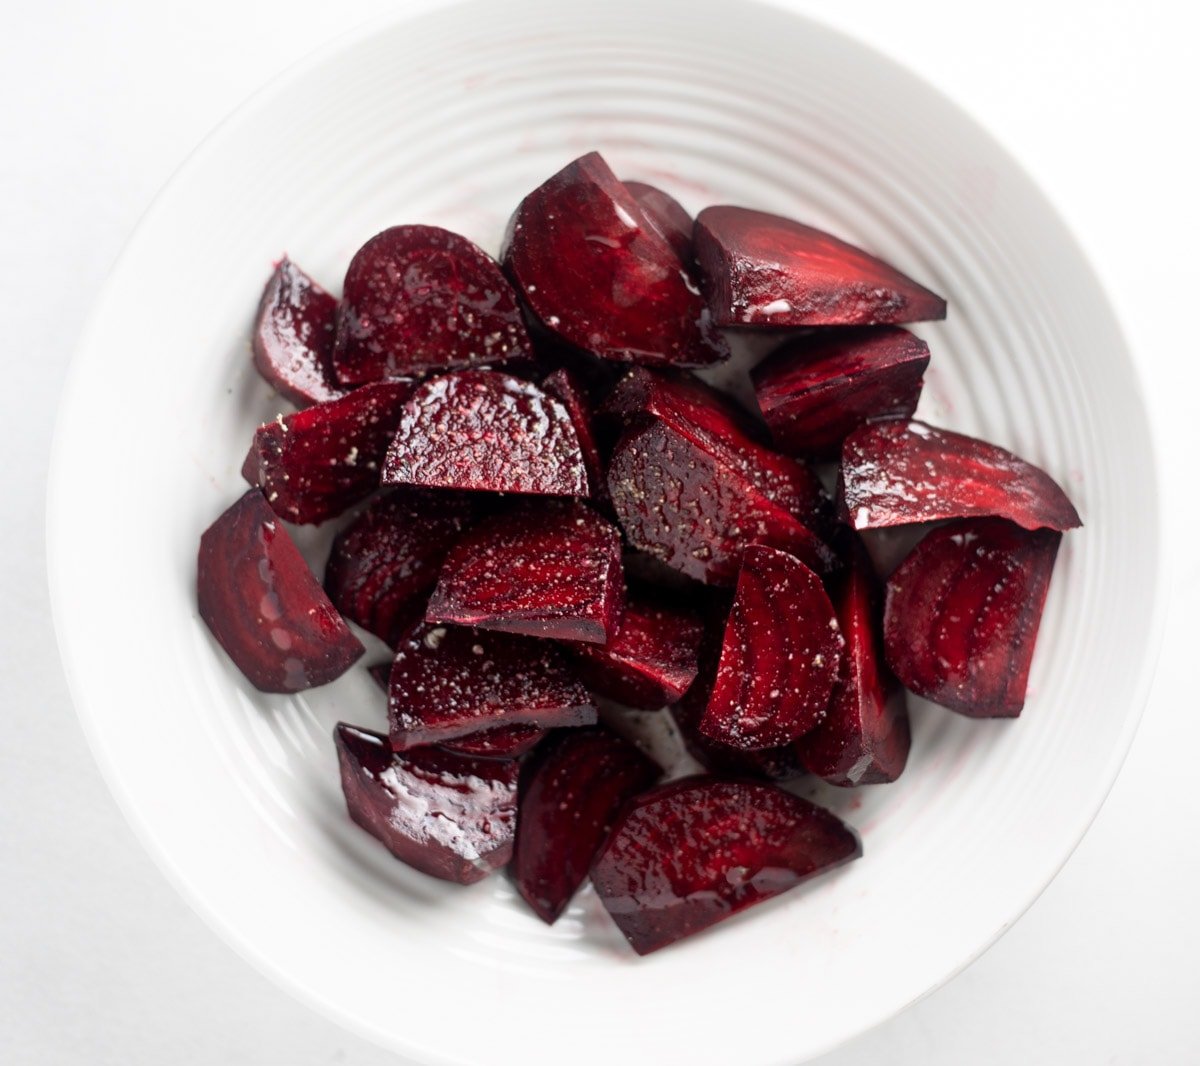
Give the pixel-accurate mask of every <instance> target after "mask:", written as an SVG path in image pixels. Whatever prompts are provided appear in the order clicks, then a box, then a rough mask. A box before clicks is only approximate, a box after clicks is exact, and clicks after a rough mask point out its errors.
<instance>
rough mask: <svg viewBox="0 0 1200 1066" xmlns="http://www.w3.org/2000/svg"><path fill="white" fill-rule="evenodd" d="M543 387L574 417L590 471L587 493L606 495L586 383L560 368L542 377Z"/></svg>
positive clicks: (577, 434)
mask: <svg viewBox="0 0 1200 1066" xmlns="http://www.w3.org/2000/svg"><path fill="white" fill-rule="evenodd" d="M542 389H543V390H544V391H545V392H546V393H547V394H548V395H550V396H553V397H554V398H555V399H556V400H558V401H559V402H561V403H562V405H563V407H565V408H566V409H567V414H569V415H570V416H571V424H572V425H573V426H574V427H575V434H576V436H578V438H579V450H580V452H581V454H582V455H583V465H584V468H585V469H586V470H587V482H588V495H590V496H592V497H593V498H600V499H602V498H606V497H607V496H608V485H607V484H606V483H605V480H604V463H603V461H602V460H601V458H600V448H599V445H597V443H596V434H595V433H594V432H593V430H592V404H591V401H590V400H589V399H588V395H587V390H586V389H585V388H584V386H583V382H582V381H581V380H580V378H579V376H578V375H577V374H575V373H574V372H572V371H570V370H568V369H567V368H566V367H561V368H559V369H558V370H555V371H554V372H553V373H552V374H547V375H546V377H545V378H544V379H543V380H542Z"/></svg>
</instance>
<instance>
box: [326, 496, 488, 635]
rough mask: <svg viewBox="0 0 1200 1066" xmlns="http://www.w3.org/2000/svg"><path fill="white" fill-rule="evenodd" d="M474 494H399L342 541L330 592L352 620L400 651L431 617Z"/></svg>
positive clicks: (366, 514)
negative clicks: (428, 612)
mask: <svg viewBox="0 0 1200 1066" xmlns="http://www.w3.org/2000/svg"><path fill="white" fill-rule="evenodd" d="M475 514H476V506H475V503H474V501H473V500H472V498H471V497H469V496H465V495H464V496H460V495H456V494H454V493H446V492H428V491H424V490H421V489H396V490H395V491H393V492H390V493H388V494H387V495H386V496H381V497H379V499H377V500H374V501H373V502H372V503H371V505H370V506H369V507H368V508H367V509H366V510H365V511H363V513H362V514H361V515H359V516H358V517H357V518H356V519H355V520H354V521H353V522H352V523H351V524H350V525H348V526H347V527H346V528H345V529H344V530H342V532H341V533H339V534H338V535H337V537H336V538H335V539H334V542H333V547H332V548H331V549H330V552H329V562H328V563H327V564H326V566H325V591H326V592H328V593H329V598H330V599H331V600H333V602H334V604H335V606H336V607H337V609H338V610H339V611H341V612H342V614H343V615H345V616H346V617H347V618H349V619H350V620H351V621H353V622H357V623H358V624H359V625H360V626H362V627H363V628H364V629H366V630H368V631H369V632H371V633H374V634H375V635H376V636H377V637H379V638H380V639H381V640H384V641H386V642H387V643H388V644H389V645H390V646H392V647H394V646H395V644H396V642H397V641H398V640H399V639H400V637H401V636H402V635H403V634H404V633H405V632H406V631H407V630H408V629H410V628H411V627H412V625H413V623H414V622H416V621H417V620H419V619H421V618H423V617H424V616H425V601H426V599H427V598H428V594H429V593H430V592H431V591H432V590H433V586H434V585H436V584H437V578H438V571H439V570H440V569H441V566H442V560H443V559H445V557H446V553H447V552H448V551H449V550H450V548H451V547H452V546H453V544H454V542H455V541H456V540H457V539H458V536H459V534H460V533H462V532H463V530H464V529H466V528H467V527H468V526H469V525H470V524H471V522H472V521H473V520H474V518H475Z"/></svg>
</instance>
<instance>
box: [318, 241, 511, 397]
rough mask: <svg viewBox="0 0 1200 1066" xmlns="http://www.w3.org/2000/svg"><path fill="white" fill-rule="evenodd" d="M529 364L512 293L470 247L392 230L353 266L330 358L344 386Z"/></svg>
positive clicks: (367, 247)
mask: <svg viewBox="0 0 1200 1066" xmlns="http://www.w3.org/2000/svg"><path fill="white" fill-rule="evenodd" d="M529 355H530V343H529V335H528V334H527V333H526V330H525V322H524V319H523V318H522V316H521V308H520V305H519V304H518V302H517V295H516V293H515V292H513V289H512V286H511V285H510V284H509V283H508V280H507V279H506V278H505V277H504V274H503V273H502V272H501V270H500V267H499V266H498V265H497V264H496V262H495V261H494V260H493V259H492V258H491V257H490V256H488V255H487V254H486V253H485V252H484V251H483V250H482V249H480V248H478V247H476V246H475V245H474V244H472V243H471V242H470V241H469V240H467V239H466V237H460V236H459V235H458V234H457V233H451V232H450V231H449V230H444V229H440V228H439V227H437V226H393V227H392V228H391V229H386V230H384V231H383V232H382V233H380V234H377V235H376V236H374V237H372V238H371V239H370V240H369V241H367V243H366V244H364V245H363V246H362V248H360V249H359V250H358V252H357V253H356V254H355V256H354V258H353V259H352V260H351V262H350V268H349V270H347V272H346V283H345V285H344V287H343V290H342V304H341V309H340V313H339V315H338V325H337V341H336V345H335V347H334V351H333V367H334V371H335V373H336V374H337V379H338V381H340V382H342V383H343V384H347V385H361V384H365V383H366V382H370V381H381V380H383V379H384V378H395V377H405V376H408V375H412V374H421V373H423V372H426V371H430V370H453V369H456V368H458V367H469V366H479V365H483V364H488V363H500V362H505V361H508V360H513V359H525V358H528V357H529Z"/></svg>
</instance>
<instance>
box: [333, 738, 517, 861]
mask: <svg viewBox="0 0 1200 1066" xmlns="http://www.w3.org/2000/svg"><path fill="white" fill-rule="evenodd" d="M333 735H334V740H335V742H336V744H337V753H338V763H339V764H340V766H341V771H342V792H343V793H344V794H345V796H346V809H347V810H348V811H349V812H350V817H351V818H352V819H354V821H355V822H357V823H358V824H359V825H360V826H362V828H363V829H365V830H366V831H367V832H368V833H370V834H371V835H372V836H373V837H376V838H377V839H378V840H380V841H381V842H382V843H383V844H384V846H385V847H386V848H387V849H388V851H390V852H391V853H392V854H393V855H395V856H396V858H397V859H399V860H400V861H401V862H404V863H407V864H408V865H409V866H412V867H414V868H416V869H418V870H420V871H421V872H422V873H427V874H429V875H430V876H432V877H440V878H442V880H444V881H457V882H458V883H459V884H460V885H470V884H474V883H475V882H476V881H481V880H483V878H485V877H486V876H487V875H488V874H490V873H491V872H492V871H493V870H498V869H499V868H500V867H501V866H503V865H504V864H505V863H507V862H508V860H509V859H510V858H511V857H512V849H513V837H514V835H515V832H516V821H517V775H518V768H517V764H516V763H515V762H504V761H501V760H499V759H468V758H465V757H463V756H461V755H453V754H451V753H450V752H448V751H441V750H439V749H437V748H425V749H422V750H421V751H410V752H394V751H392V749H391V748H390V747H389V746H388V742H387V738H386V737H383V736H380V735H379V734H378V733H372V732H370V731H369V730H366V729H359V728H358V727H357V726H352V725H347V724H346V723H345V722H340V723H339V724H338V725H337V727H336V728H335V729H334V731H333Z"/></svg>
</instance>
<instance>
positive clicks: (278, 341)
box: [250, 256, 346, 407]
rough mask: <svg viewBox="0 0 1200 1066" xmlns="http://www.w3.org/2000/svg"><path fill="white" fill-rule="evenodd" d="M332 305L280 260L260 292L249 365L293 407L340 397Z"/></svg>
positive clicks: (310, 282) (287, 261)
mask: <svg viewBox="0 0 1200 1066" xmlns="http://www.w3.org/2000/svg"><path fill="white" fill-rule="evenodd" d="M337 308H338V302H337V300H336V299H334V298H333V297H332V296H330V295H329V293H327V292H326V291H325V290H324V289H322V288H321V286H320V285H318V284H317V283H316V282H315V281H313V279H312V278H310V277H309V276H308V275H307V274H306V273H304V271H303V270H301V269H300V268H299V267H298V266H296V264H295V263H293V262H292V261H291V260H290V259H288V258H287V256H284V257H283V258H282V259H281V260H280V261H279V262H278V263H277V264H276V266H275V270H274V272H273V273H272V274H271V277H270V279H269V280H268V281H267V285H266V288H264V289H263V294H262V299H261V300H260V301H259V304H258V314H257V315H256V316H255V318H254V332H253V334H251V338H250V347H251V349H252V350H253V352H254V365H255V366H256V367H257V368H258V372H259V373H260V374H261V375H262V376H263V377H264V378H266V380H267V381H269V382H270V383H271V386H272V387H273V388H274V389H275V391H276V392H278V393H279V394H280V395H281V396H283V397H284V398H285V399H287V400H291V402H292V403H294V404H295V405H296V406H297V407H308V406H309V405H310V404H314V403H326V402H328V401H329V400H336V399H338V397H340V396H344V395H345V394H346V390H345V389H344V388H343V387H342V386H340V385H339V384H338V383H337V380H336V379H335V378H334V376H333V338H334V330H335V329H336V328H337Z"/></svg>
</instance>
